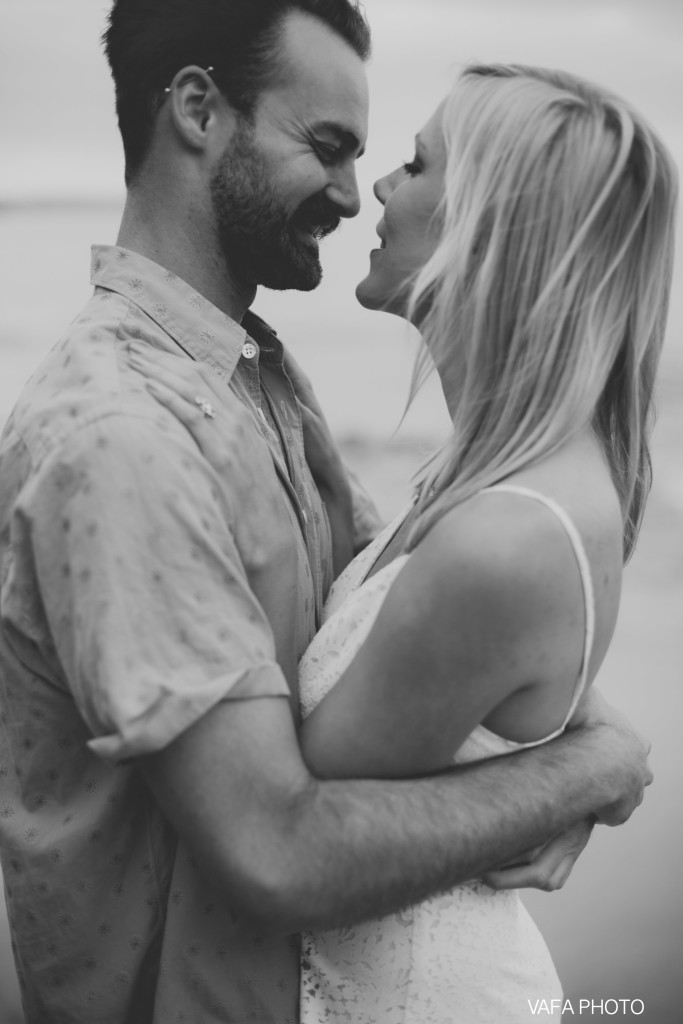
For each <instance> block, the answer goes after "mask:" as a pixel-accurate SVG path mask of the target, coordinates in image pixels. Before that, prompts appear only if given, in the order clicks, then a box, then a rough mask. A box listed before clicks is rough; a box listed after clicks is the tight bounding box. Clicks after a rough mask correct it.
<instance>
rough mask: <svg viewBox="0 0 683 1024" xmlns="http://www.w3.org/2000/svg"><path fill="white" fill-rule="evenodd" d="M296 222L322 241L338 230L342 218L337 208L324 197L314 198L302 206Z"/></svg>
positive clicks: (307, 200)
mask: <svg viewBox="0 0 683 1024" xmlns="http://www.w3.org/2000/svg"><path fill="white" fill-rule="evenodd" d="M294 222H295V224H296V225H297V227H302V228H304V229H305V230H306V231H310V232H311V234H312V235H313V237H314V238H317V239H321V238H326V237H327V236H328V235H331V234H332V232H333V231H336V230H337V228H338V227H339V225H340V224H341V217H340V216H339V213H338V212H337V208H336V206H334V205H333V204H332V203H330V201H329V200H328V199H326V198H325V197H324V196H312V197H311V198H310V199H306V200H305V201H304V202H303V203H302V204H301V206H300V207H299V209H298V210H297V212H296V215H295V217H294Z"/></svg>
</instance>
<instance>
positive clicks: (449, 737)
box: [301, 495, 583, 778]
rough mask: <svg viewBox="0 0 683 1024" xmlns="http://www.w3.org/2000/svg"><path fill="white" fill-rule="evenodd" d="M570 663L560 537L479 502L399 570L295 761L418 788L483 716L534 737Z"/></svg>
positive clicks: (578, 632)
mask: <svg viewBox="0 0 683 1024" xmlns="http://www.w3.org/2000/svg"><path fill="white" fill-rule="evenodd" d="M582 654H583V615H582V596H581V585H580V579H579V575H578V570H577V567H576V563H575V559H574V555H573V553H572V550H571V547H570V545H569V542H568V540H567V538H566V535H565V533H564V530H563V528H562V527H561V525H560V524H559V523H558V522H557V521H556V519H555V517H554V516H552V514H550V513H548V511H547V510H546V509H544V508H543V507H541V506H536V505H535V504H532V503H530V502H523V503H522V502H519V501H518V500H515V499H509V498H507V496H502V495H496V496H495V498H494V497H493V496H488V495H482V496H479V497H478V498H475V499H473V500H472V501H470V502H468V503H467V505H463V506H460V507H459V508H457V509H455V510H454V511H453V512H451V513H449V514H448V515H447V516H445V517H444V519H442V520H441V521H440V522H439V523H438V524H437V526H436V527H435V528H434V529H433V530H432V531H430V533H429V534H428V535H427V537H426V538H425V539H424V541H423V542H422V543H421V544H420V545H419V546H418V548H417V549H416V550H415V551H414V552H413V554H412V555H411V556H410V558H409V559H408V561H407V562H406V564H405V565H404V567H403V568H402V569H401V571H400V572H399V574H398V576H397V578H396V580H395V581H394V583H393V585H392V587H391V589H390V590H389V592H388V594H387V596H386V598H385V600H384V602H383V604H382V607H381V609H380V611H379V614H378V616H377V619H376V620H375V622H374V624H373V626H372V629H371V631H370V633H369V635H368V637H367V639H366V641H365V643H364V644H363V646H362V648H361V649H360V650H359V652H358V653H357V655H356V657H355V658H354V660H353V662H352V663H351V665H350V666H349V667H348V669H347V670H346V671H345V672H344V674H343V675H342V677H341V679H340V680H339V682H338V683H337V684H336V685H335V686H334V687H333V689H332V690H331V692H330V693H329V694H328V695H327V696H326V697H325V698H324V700H323V701H322V702H321V703H320V704H319V705H318V707H317V708H316V709H315V710H314V711H313V713H312V714H311V715H310V717H309V718H308V719H307V720H306V722H305V723H304V726H303V729H302V735H301V743H302V749H303V752H304V757H305V759H306V761H307V763H308V765H309V767H310V768H311V770H312V771H313V772H314V774H316V775H318V776H322V777H328V778H329V777H367V776H372V777H401V776H415V775H419V774H426V773H428V772H432V771H435V770H439V769H441V768H445V767H447V766H448V765H449V764H451V763H452V759H453V754H454V753H455V751H456V750H457V749H458V748H459V747H460V745H461V744H462V742H463V741H464V740H465V738H466V737H467V736H468V735H469V734H470V733H471V732H472V730H473V729H474V727H475V726H476V725H478V724H479V723H481V722H484V721H485V720H486V719H487V718H488V717H489V716H490V715H491V713H492V712H493V711H494V709H499V711H498V713H497V715H496V721H497V722H500V720H501V715H500V709H501V708H508V709H509V710H508V712H507V713H506V714H505V715H504V716H503V721H504V723H505V726H506V727H508V728H511V729H512V735H513V736H514V737H515V738H518V739H522V740H524V739H532V738H534V732H533V730H536V732H535V735H537V736H539V737H540V736H543V735H545V734H547V733H549V732H551V731H552V729H553V728H555V727H556V726H557V725H559V724H560V723H561V721H562V719H563V716H564V713H565V712H566V710H567V709H568V707H569V704H570V701H571V697H572V693H573V687H574V684H575V682H576V679H577V678H578V674H579V671H580V667H581V660H582ZM527 718H528V719H529V721H526V719H527ZM525 729H526V731H527V734H526V735H525ZM529 730H531V734H529Z"/></svg>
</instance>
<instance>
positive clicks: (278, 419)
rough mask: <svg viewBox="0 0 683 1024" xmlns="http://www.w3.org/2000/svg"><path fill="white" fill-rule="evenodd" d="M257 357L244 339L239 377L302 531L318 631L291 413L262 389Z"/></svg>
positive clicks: (316, 582)
mask: <svg viewBox="0 0 683 1024" xmlns="http://www.w3.org/2000/svg"><path fill="white" fill-rule="evenodd" d="M259 356H260V350H259V347H258V345H257V344H256V342H255V341H253V340H252V339H251V338H249V339H247V341H246V342H245V344H244V346H243V347H242V358H241V359H240V371H241V372H240V376H241V378H242V381H243V382H244V384H245V386H246V390H247V394H248V395H249V398H250V400H251V402H252V403H253V405H254V407H255V408H256V411H257V414H258V416H259V418H260V420H261V427H262V431H263V434H264V436H265V437H266V440H267V441H268V442H269V444H270V446H271V448H274V449H275V451H276V453H277V455H278V457H279V460H280V463H281V465H282V467H283V470H284V472H285V474H286V479H284V480H283V483H285V486H286V489H287V493H288V494H289V497H290V499H291V502H292V506H293V508H294V511H295V513H296V516H297V520H298V522H299V526H300V529H301V537H302V540H303V542H304V547H305V552H306V557H307V558H308V563H309V566H310V569H311V574H312V577H313V587H314V599H315V609H316V626H317V627H319V625H320V616H321V612H322V601H323V594H322V568H321V560H320V552H319V544H318V537H317V535H316V533H315V529H314V527H315V523H314V521H313V515H312V513H311V503H310V501H309V500H308V498H307V491H306V486H305V481H304V480H303V477H302V475H301V472H300V470H299V465H298V460H297V459H296V458H295V457H294V455H293V452H292V446H293V445H294V443H295V441H294V436H293V432H292V426H291V424H290V409H289V407H288V405H287V402H285V401H282V402H278V399H277V396H276V395H274V394H271V391H270V390H269V388H268V387H267V386H266V385H265V383H264V380H263V378H262V375H261V372H260V366H259ZM288 398H289V401H290V402H291V403H292V408H296V397H295V395H294V392H293V390H292V393H291V395H289V396H288Z"/></svg>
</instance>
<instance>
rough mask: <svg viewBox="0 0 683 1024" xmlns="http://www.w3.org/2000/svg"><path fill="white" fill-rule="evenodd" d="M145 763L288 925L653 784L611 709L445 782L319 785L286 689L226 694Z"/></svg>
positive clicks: (623, 805) (211, 857) (245, 911)
mask: <svg viewBox="0 0 683 1024" xmlns="http://www.w3.org/2000/svg"><path fill="white" fill-rule="evenodd" d="M138 764H139V766H140V768H141V770H142V772H143V774H144V776H145V778H146V779H147V781H148V783H149V785H150V787H151V788H152V791H153V792H154V794H155V796H156V798H157V800H158V802H159V804H160V805H161V807H162V808H163V809H164V811H165V813H166V814H167V816H168V818H169V820H170V821H171V822H172V824H173V825H174V827H175V828H176V829H177V831H178V833H179V834H180V835H181V836H182V837H183V839H184V841H185V842H186V843H187V845H188V846H189V848H190V850H191V852H192V854H193V856H194V858H195V859H196V861H197V863H198V864H199V865H200V866H201V867H202V869H203V870H204V872H205V874H206V875H207V877H208V878H209V879H210V880H212V881H213V883H214V884H216V886H217V887H218V888H219V890H220V891H222V892H223V893H224V895H225V898H226V900H227V901H228V902H229V904H230V906H231V907H232V908H233V909H234V911H235V912H237V913H239V914H241V915H242V916H244V917H245V918H246V919H248V920H251V921H252V922H253V923H254V924H255V925H256V926H258V927H260V928H264V929H266V930H269V931H276V932H282V933H287V932H295V931H300V930H302V929H306V928H325V927H332V926H340V925H343V924H346V923H351V922H356V921H358V920H362V919H364V918H367V917H370V916H373V915H377V914H383V913H388V912H390V911H393V910H396V909H398V908H400V907H403V906H406V905H408V904H410V903H413V902H415V901H418V900H420V899H424V898H425V897H427V896H429V895H431V894H432V893H434V892H436V891H438V890H442V889H445V888H448V887H450V886H452V885H455V884H458V883H460V882H462V881H464V880H466V879H468V878H472V877H474V876H476V875H478V874H481V872H482V871H484V870H485V869H486V868H487V867H493V866H494V865H495V864H497V863H500V861H501V860H502V859H507V860H512V859H514V857H515V856H516V855H518V854H519V853H520V852H522V851H523V850H527V849H529V848H531V847H533V846H535V845H537V844H538V843H539V842H541V841H542V840H544V838H546V837H547V836H548V834H557V833H559V832H562V831H564V830H565V829H567V828H568V827H569V826H570V825H571V824H573V823H575V822H577V821H579V820H581V819H583V818H585V817H586V816H587V815H588V814H590V813H591V812H593V811H596V810H597V809H602V813H603V815H604V820H609V821H610V823H612V824H617V823H619V822H620V821H622V820H623V819H624V818H625V817H628V815H629V814H630V813H631V811H632V810H633V808H634V806H635V805H637V804H638V803H639V802H640V799H641V798H642V787H643V784H644V782H646V781H647V768H646V752H645V750H644V749H643V747H642V746H641V745H640V743H639V741H638V739H637V737H635V736H634V734H633V733H631V732H630V731H629V730H627V729H620V728H615V727H614V726H613V725H611V724H609V723H608V722H601V721H599V720H596V721H594V722H592V723H591V724H589V725H586V726H585V727H584V728H582V729H579V730H576V731H575V732H573V733H571V734H569V735H567V736H563V737H561V738H560V739H558V740H556V741H554V742H553V743H552V744H549V745H547V746H545V747H540V748H536V749H533V750H530V751H527V752H524V753H522V754H520V755H515V756H513V757H509V758H508V757H506V758H500V759H497V760H496V761H492V762H487V763H484V764H479V765H476V766H472V767H470V766H468V767H466V768H464V769H462V770H459V771H457V772H449V773H446V774H444V775H442V776H440V777H436V778H428V779H420V780H411V781H402V780H401V781H398V780H397V781H372V780H358V781H356V780H351V781H323V782H320V781H317V780H315V779H314V778H313V777H312V776H311V775H310V773H309V772H308V770H307V769H306V767H305V765H304V763H303V761H302V759H301V756H300V754H299V748H298V743H297V739H296V735H295V731H294V727H293V724H292V720H291V716H290V712H289V708H288V705H287V702H286V700H282V699H278V698H263V699H260V700H245V701H230V702H223V703H222V704H220V705H218V706H217V707H216V708H214V709H213V710H212V711H211V712H210V713H209V714H207V715H206V716H205V717H204V718H203V719H201V720H200V721H199V722H198V723H197V724H196V725H195V726H194V727H193V728H191V729H190V730H188V731H187V732H185V733H184V734H183V735H182V736H180V737H179V738H178V739H176V740H175V741H174V742H173V743H172V744H171V745H170V746H168V747H167V748H166V749H165V750H162V751H160V752H159V753H156V754H153V755H150V756H148V757H144V758H141V759H140V760H139V761H138ZM560 796H561V799H560Z"/></svg>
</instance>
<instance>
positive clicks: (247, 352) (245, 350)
mask: <svg viewBox="0 0 683 1024" xmlns="http://www.w3.org/2000/svg"><path fill="white" fill-rule="evenodd" d="M242 355H243V356H244V358H245V359H253V358H254V356H255V355H256V345H252V343H251V342H250V341H248V342H246V344H245V345H243V346H242Z"/></svg>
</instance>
